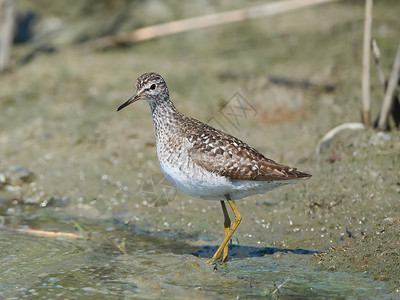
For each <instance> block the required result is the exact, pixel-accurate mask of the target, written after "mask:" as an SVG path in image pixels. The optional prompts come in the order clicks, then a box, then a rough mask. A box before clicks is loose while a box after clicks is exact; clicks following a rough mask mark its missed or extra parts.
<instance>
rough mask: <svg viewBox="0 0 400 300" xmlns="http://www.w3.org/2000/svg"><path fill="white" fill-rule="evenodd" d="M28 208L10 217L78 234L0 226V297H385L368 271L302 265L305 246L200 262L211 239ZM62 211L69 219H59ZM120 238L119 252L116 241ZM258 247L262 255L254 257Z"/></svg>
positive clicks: (238, 250)
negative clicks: (196, 242) (200, 241)
mask: <svg viewBox="0 0 400 300" xmlns="http://www.w3.org/2000/svg"><path fill="white" fill-rule="evenodd" d="M29 212H32V210H31V209H28V210H27V211H26V212H25V213H26V215H25V214H24V213H23V214H22V215H20V216H19V217H18V222H20V224H24V227H25V228H30V227H35V229H43V230H49V228H57V229H58V230H61V229H62V230H64V231H66V232H75V233H78V234H80V235H81V236H82V238H78V239H71V238H53V237H45V236H37V235H31V234H27V233H16V232H12V231H9V230H5V229H6V228H3V230H1V231H0V245H1V253H0V262H1V264H0V272H1V274H2V275H1V278H0V287H1V288H0V290H1V293H0V295H1V296H2V297H10V298H13V297H14V298H32V297H35V298H40V299H54V298H82V297H85V298H87V297H89V298H95V297H109V298H119V297H128V298H130V297H132V298H152V299H154V298H160V297H161V298H188V297H191V298H215V297H217V298H225V297H232V296H240V297H244V298H258V297H265V296H272V295H273V294H276V295H279V296H281V297H284V298H297V297H306V298H308V297H319V298H324V297H336V298H342V297H343V298H359V297H366V298H369V297H375V296H376V297H379V298H384V297H385V296H387V295H386V292H385V290H384V285H383V283H382V282H379V281H373V280H371V279H370V278H369V277H368V276H363V275H362V274H351V273H344V272H336V271H323V270H320V269H319V268H318V267H314V266H310V265H307V264H306V262H307V258H308V257H309V255H313V254H312V252H313V251H306V250H298V249H297V250H293V252H291V251H287V249H279V248H273V247H268V248H263V247H259V248H257V247H246V246H238V245H233V246H232V247H231V258H230V260H229V262H228V263H226V264H222V265H217V266H211V265H208V264H205V261H206V259H205V257H210V256H211V255H212V253H213V251H214V250H215V249H214V248H215V247H216V246H215V247H214V246H207V245H205V246H193V241H191V240H190V237H189V238H181V237H177V236H176V235H174V234H172V233H168V232H151V231H148V230H145V229H142V228H138V227H137V226H134V225H124V224H123V223H122V222H119V221H118V220H103V221H102V222H96V221H92V220H88V219H79V220H77V219H76V218H75V219H74V217H73V216H67V215H65V214H63V217H62V220H59V221H57V216H59V215H60V212H55V213H54V218H53V219H52V220H50V219H48V216H49V215H52V212H51V209H50V210H49V209H44V210H42V211H40V210H39V211H36V213H35V215H34V216H32V215H29V214H28V213H29ZM43 212H45V214H42V213H43ZM32 217H33V218H32ZM69 218H70V220H73V221H67V220H68V219H69ZM14 222H15V220H14V221H13V220H10V219H9V217H6V219H5V220H3V223H6V224H9V223H14ZM77 228H79V229H80V231H79V230H77ZM123 242H124V246H123V247H122V248H123V251H126V254H124V253H123V251H121V250H120V249H119V248H118V246H117V245H120V246H121V245H123ZM257 251H258V253H257ZM263 251H264V252H263ZM286 252H287V253H286ZM190 253H193V254H194V255H191V254H190ZM262 253H269V254H267V255H263V256H260V255H261V254H262ZM197 256H199V257H197ZM251 256H253V257H251ZM257 256H258V257H257Z"/></svg>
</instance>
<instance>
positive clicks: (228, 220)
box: [221, 201, 231, 262]
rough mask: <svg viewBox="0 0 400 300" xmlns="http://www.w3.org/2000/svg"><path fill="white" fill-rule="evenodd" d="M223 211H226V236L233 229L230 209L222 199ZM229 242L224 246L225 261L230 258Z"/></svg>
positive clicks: (223, 259)
mask: <svg viewBox="0 0 400 300" xmlns="http://www.w3.org/2000/svg"><path fill="white" fill-rule="evenodd" d="M221 207H222V212H223V213H224V227H225V237H226V236H227V235H228V234H229V231H230V230H231V219H230V218H229V214H228V211H227V210H226V206H225V202H224V201H221ZM228 246H229V245H228V243H227V244H226V246H225V248H224V254H223V256H222V261H223V262H225V261H226V260H227V258H228Z"/></svg>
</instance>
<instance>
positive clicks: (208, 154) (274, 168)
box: [186, 124, 311, 181]
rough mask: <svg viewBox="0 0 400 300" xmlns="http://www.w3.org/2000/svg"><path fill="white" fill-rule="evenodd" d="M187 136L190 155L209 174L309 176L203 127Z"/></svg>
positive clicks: (251, 177) (257, 177)
mask: <svg viewBox="0 0 400 300" xmlns="http://www.w3.org/2000/svg"><path fill="white" fill-rule="evenodd" d="M199 132H200V133H199V134H196V133H190V134H188V135H187V136H186V138H187V141H188V142H189V144H190V146H189V149H188V150H189V156H190V157H191V159H192V160H193V161H194V162H195V163H196V164H198V165H200V166H202V167H203V168H205V169H206V170H208V171H210V172H214V173H217V174H219V175H221V176H225V177H227V178H229V179H231V180H256V181H268V180H296V179H305V178H309V177H311V175H309V174H306V173H302V172H300V171H297V170H296V168H292V167H289V166H285V165H281V164H279V163H277V162H275V161H274V160H272V159H269V158H266V157H265V156H264V155H262V154H261V153H260V152H258V151H257V150H256V149H254V148H252V147H250V146H249V145H247V144H246V143H244V142H242V141H241V140H239V139H237V138H235V137H233V136H231V135H229V134H226V133H224V132H222V131H219V130H217V129H214V128H212V127H210V126H208V125H206V124H204V125H203V126H202V130H201V131H199Z"/></svg>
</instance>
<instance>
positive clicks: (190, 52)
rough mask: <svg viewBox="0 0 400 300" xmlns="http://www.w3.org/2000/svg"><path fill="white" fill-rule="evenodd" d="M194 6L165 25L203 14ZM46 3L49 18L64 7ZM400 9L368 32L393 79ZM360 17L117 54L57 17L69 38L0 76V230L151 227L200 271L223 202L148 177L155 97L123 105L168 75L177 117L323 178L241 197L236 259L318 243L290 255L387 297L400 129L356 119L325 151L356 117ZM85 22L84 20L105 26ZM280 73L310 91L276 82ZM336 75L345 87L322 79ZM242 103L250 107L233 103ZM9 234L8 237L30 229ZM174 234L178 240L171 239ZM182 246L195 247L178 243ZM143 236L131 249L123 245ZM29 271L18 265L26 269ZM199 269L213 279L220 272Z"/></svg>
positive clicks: (398, 272)
mask: <svg viewBox="0 0 400 300" xmlns="http://www.w3.org/2000/svg"><path fill="white" fill-rule="evenodd" d="M255 4H257V3H254V5H255ZM142 5H143V7H144V8H142V9H143V10H142V12H144V13H142V14H141V13H139V12H138V11H136V10H132V11H131V15H132V18H133V19H135V17H137V18H138V19H140V18H141V19H140V20H141V21H142V22H141V24H142V25H144V24H149V23H150V24H151V22H150V21H149V20H148V19H146V18H145V17H144V16H146V14H149V13H151V12H152V11H156V12H157V11H158V10H157V9H156V8H159V7H158V6H157V5H156V4H154V5H156V6H154V8H152V7H151V8H147V7H145V6H144V4H142ZM236 5H237V6H235V7H234V6H231V7H229V6H227V4H226V5H225V6H221V7H217V8H215V9H220V10H227V9H230V8H237V7H238V4H236ZM171 7H172V8H170V11H172V12H173V7H174V6H173V5H172V6H171ZM22 8H24V7H22ZM112 9H115V8H112ZM146 9H147V10H146ZM105 11H106V9H104V8H103V10H101V13H99V14H105ZM112 11H113V10H112ZM188 12H192V10H190V9H189V8H186V9H182V10H181V11H180V12H179V13H176V14H174V13H170V14H169V15H168V16H165V17H164V19H165V20H164V19H163V18H162V17H159V18H158V19H157V18H155V20H156V21H167V20H168V19H171V20H172V19H174V18H175V17H176V16H180V17H183V16H192V14H190V13H188ZM42 13H43V14H44V16H46V17H49V16H51V14H53V13H54V11H52V10H51V9H49V10H48V11H45V12H42ZM46 13H47V15H46ZM185 13H186V14H185ZM204 13H206V11H204ZM399 13H400V7H399V6H398V5H397V2H396V1H385V2H383V1H380V2H377V3H376V5H375V7H374V23H373V36H374V37H375V38H376V39H377V41H378V44H379V45H380V47H381V51H382V63H383V67H384V69H385V71H386V73H387V74H389V72H390V68H391V63H392V61H393V58H394V54H395V52H396V49H397V46H398V45H397V43H398V33H399V32H400V21H399V19H398V16H399ZM143 14H144V15H143ZM363 14H364V10H363V5H362V3H361V2H358V1H350V2H348V1H346V2H344V1H343V2H337V3H332V4H327V5H322V6H318V7H314V8H311V9H304V10H301V11H297V12H294V13H290V14H285V15H280V16H277V17H272V18H262V19H257V20H251V21H246V22H241V23H237V24H230V25H224V26H219V27H213V28H208V29H202V30H197V31H193V32H190V33H184V34H178V35H173V36H169V37H165V38H159V39H155V40H150V41H147V42H143V43H138V44H135V45H132V46H129V47H123V48H113V49H109V50H106V51H90V50H88V49H86V48H85V47H81V46H78V45H77V44H76V43H75V42H76V40H77V39H79V38H78V37H79V36H80V35H81V34H82V32H78V30H76V31H73V30H72V29H70V28H71V26H72V25H71V24H74V22H73V21H71V20H74V19H73V18H72V17H71V16H69V18H68V16H66V17H65V19H62V18H61V20H66V21H65V22H66V23H63V25H64V26H65V28H67V29H68V28H69V31H68V30H67V29H65V30H64V31H63V30H62V29H60V34H59V36H58V39H56V38H53V40H52V39H51V38H49V40H46V39H44V42H43V43H45V42H46V43H48V42H49V41H53V45H55V48H56V49H57V51H55V52H54V53H51V54H42V55H36V56H35V57H34V58H33V59H32V60H31V61H30V62H29V63H27V64H21V63H20V62H21V59H22V58H23V57H24V56H25V55H27V53H29V52H30V51H31V49H32V48H31V47H32V46H31V45H30V44H28V45H23V46H18V47H16V48H15V49H14V54H13V55H14V56H13V57H14V65H13V67H12V69H11V70H10V71H8V72H7V73H5V74H2V75H1V80H0V95H1V101H0V108H1V111H2V117H1V118H0V149H1V151H0V201H1V202H0V205H1V206H0V212H1V215H2V223H3V224H2V226H3V227H6V228H30V229H41V230H58V231H68V232H75V233H78V234H79V233H81V234H82V232H86V233H85V234H86V235H87V234H89V235H95V234H97V233H99V232H100V235H101V234H103V233H104V235H107V232H108V231H107V229H108V228H114V229H113V230H117V231H116V233H115V235H113V239H115V240H118V241H123V240H124V238H126V239H127V240H128V241H129V239H131V238H132V235H135V234H139V235H140V234H149V235H150V236H154V235H156V236H157V237H158V238H162V240H161V242H160V241H159V242H158V243H155V244H154V247H155V248H158V249H161V250H162V249H164V250H165V251H164V252H167V253H168V251H171V253H174V255H179V256H182V255H184V257H186V256H187V259H188V262H187V263H186V264H190V265H189V266H188V265H185V269H189V270H193V269H197V268H205V267H204V266H203V263H204V261H205V258H204V257H203V254H202V252H201V249H203V250H204V249H206V250H207V248H205V246H207V245H217V244H218V243H219V242H220V241H221V236H222V234H223V224H222V222H223V216H222V212H221V211H220V205H219V203H218V202H213V201H204V200H199V199H195V198H192V197H189V196H187V195H184V194H182V193H180V192H177V193H176V194H175V191H173V190H172V191H171V190H168V185H167V186H166V187H165V186H164V189H163V186H162V184H161V185H158V186H156V188H155V189H154V190H148V188H149V184H148V181H146V180H148V178H149V177H151V178H153V179H154V180H156V179H157V178H160V179H162V177H159V175H160V172H161V171H160V168H159V165H158V161H157V157H156V150H155V145H154V131H153V124H152V120H151V114H150V110H149V107H148V105H147V104H146V103H144V102H141V103H135V104H134V105H131V106H129V107H128V108H126V109H124V110H123V111H121V112H118V113H117V112H116V108H117V107H118V106H119V105H120V104H122V103H123V102H124V101H125V100H126V99H128V98H129V97H130V96H131V95H132V94H133V92H134V82H135V80H136V78H137V77H138V76H139V75H140V74H142V73H144V72H149V71H155V72H158V73H160V74H161V75H162V76H163V77H164V78H165V80H166V82H167V84H168V87H169V90H170V95H171V97H172V99H173V101H174V103H175V105H176V107H177V108H178V109H179V110H180V111H181V112H183V113H185V114H187V115H190V116H193V117H195V118H197V119H200V120H203V121H209V122H210V123H211V124H212V125H214V126H216V127H218V126H219V127H220V128H221V127H222V128H223V129H226V130H227V131H229V132H230V133H231V134H233V135H235V136H237V137H239V138H241V139H243V140H244V141H246V142H247V143H249V144H250V145H253V146H255V147H256V148H258V149H259V150H260V151H261V152H263V153H264V154H265V155H266V156H268V157H270V158H272V159H275V160H277V161H279V162H282V163H284V164H288V165H292V166H296V167H297V168H298V169H300V170H302V171H305V172H307V173H311V174H312V175H313V177H312V179H311V180H309V181H306V182H304V183H300V184H297V185H291V186H286V187H283V188H280V189H277V190H274V191H272V192H269V193H267V194H265V195H258V196H253V197H250V198H247V199H244V200H240V201H237V207H238V209H239V211H240V212H241V214H242V216H243V221H242V223H241V225H240V226H239V228H238V230H237V232H236V233H235V236H234V238H233V243H234V244H239V245H241V246H243V247H242V248H240V247H239V250H237V251H238V252H237V253H236V256H237V257H236V258H235V257H233V258H232V260H231V261H230V262H228V265H229V263H232V266H234V264H233V263H234V261H235V260H239V259H241V260H244V259H246V257H248V256H250V252H248V251H247V250H246V249H247V248H246V247H244V246H249V247H255V248H256V249H257V247H271V249H280V250H282V249H297V248H301V249H307V250H310V251H317V252H319V253H316V254H311V255H299V256H296V255H295V254H294V255H295V258H293V257H291V258H289V260H294V262H292V263H293V264H297V263H300V262H301V264H304V265H305V266H307V267H310V266H312V267H318V268H319V270H321V272H325V271H328V272H345V273H348V274H354V276H358V275H359V274H363V276H364V275H366V276H367V277H368V278H371V279H372V280H375V281H378V282H382V283H383V285H384V291H385V292H384V293H383V294H382V295H387V294H386V293H394V294H392V295H398V294H396V293H398V291H399V289H400V280H399V278H400V265H399V261H400V260H399V255H400V252H399V249H400V245H399V240H400V239H399V238H400V221H399V218H400V215H399V200H400V176H399V169H400V134H399V133H398V131H389V132H378V131H376V130H374V129H371V128H367V129H364V130H356V131H350V130H346V131H343V132H341V133H340V134H338V136H336V138H335V139H334V140H333V141H332V143H331V144H330V145H329V147H326V148H324V149H323V151H322V152H321V153H320V154H318V155H317V154H316V149H317V145H318V142H319V140H320V139H321V138H322V137H323V136H324V134H325V133H327V132H328V131H329V130H330V129H332V128H334V127H336V126H338V125H341V124H343V123H347V122H359V121H360V103H361V100H360V95H361V88H360V86H361V84H360V78H361V49H362V31H363ZM60 15H61V16H62V13H60V12H58V15H57V16H58V17H59V16H60ZM161 15H162V14H161ZM91 18H92V19H96V18H99V16H98V15H96V14H95V13H93V15H91ZM68 22H69V23H68ZM138 22H139V21H138ZM82 23H84V22H83V21H82ZM88 24H91V25H90V26H89V25H87V26H86V27H81V28H83V29H81V30H82V31H83V30H85V29H86V30H88V31H89V29H90V28H92V27H93V26H94V25H93V23H90V22H89V21H88ZM68 25H71V26H69V27H68ZM99 26H100V25H99ZM71 32H72V33H71ZM62 34H65V36H64V37H65V38H64V39H62V38H61V37H62V36H63V35H62ZM73 34H75V35H73ZM71 36H72V37H73V38H71ZM371 75H372V79H371V81H372V89H371V91H372V101H373V103H372V112H373V116H376V115H377V114H378V112H379V107H380V103H381V99H382V97H383V92H382V88H381V86H380V83H379V80H378V79H377V75H376V72H375V69H374V66H373V65H372V68H371ZM271 77H284V78H289V79H296V80H305V81H310V82H313V83H315V86H312V87H304V86H298V85H295V86H287V85H279V84H276V83H273V82H271V80H270V78H271ZM327 84H329V85H333V86H334V89H333V90H332V89H329V90H326V89H325V88H324V85H327ZM239 102H240V103H241V104H243V105H245V106H246V108H247V110H246V111H247V112H248V113H247V114H246V115H244V114H243V111H237V104H238V103H239ZM232 111H235V112H237V113H242V114H241V115H240V116H239V117H238V119H235V120H234V122H236V123H234V124H232V123H229V122H227V120H226V119H224V116H227V113H229V112H232ZM231 121H233V119H231ZM165 189H167V190H168V193H169V194H168V195H169V198H166V197H165ZM144 192H147V193H144ZM93 226H96V229H93V228H94V227H93ZM115 228H117V229H115ZM2 232H3V233H1V232H0V235H1V234H4V236H3V237H2V238H1V239H2V240H3V242H4V245H6V244H7V243H8V242H10V239H11V241H12V240H13V239H15V240H18V239H19V238H20V236H21V235H20V234H17V233H13V234H11V233H10V232H8V231H2ZM5 232H6V233H5ZM86 237H87V236H86ZM46 239H52V238H46ZM174 241H175V242H176V243H177V244H176V246H170V247H169V246H168V245H173V244H174ZM10 243H11V242H10ZM79 243H82V242H79ZM165 243H167V244H168V245H167V246H166V245H165ZM179 243H184V244H185V246H184V247H183V248H182V249H183V250H182V249H181V250H180V246H179V245H180V244H179ZM11 244H12V243H11ZM17 244H18V243H17ZM82 247H84V246H82ZM111 247H112V246H111ZM135 247H136V246H135V243H134V242H131V243H127V244H126V252H127V253H128V255H129V253H130V252H131V251H133V249H134V248H135ZM201 247H202V248H201ZM50 248H51V246H50ZM117 251H118V250H117ZM155 251H159V250H155ZM206 252H207V251H206ZM157 253H158V255H164V254H159V252H157ZM185 253H186V254H185ZM187 253H194V254H196V255H200V258H201V259H197V258H195V257H194V256H192V255H189V254H187ZM234 253H235V251H234ZM3 254H4V257H3V260H6V259H9V257H8V255H10V253H8V252H7V253H6V252H3ZM131 255H132V254H131ZM148 255H149V256H150V257H151V255H152V254H151V252H149V253H148ZM153 255H154V254H153ZM207 255H211V252H210V253H208V252H207V254H206V255H204V256H207ZM282 255H284V256H285V254H284V253H283V254H282ZM132 256H133V258H132V259H135V258H134V255H132ZM291 256H293V255H291ZM102 259H106V258H102ZM146 259H151V258H149V257H147V258H146ZM167 259H168V258H167ZM29 260H30V259H29ZM30 261H31V260H30ZM296 261H299V262H296ZM19 263H21V262H19ZM252 263H253V264H254V261H252ZM192 264H193V265H192ZM198 264H200V265H201V267H199V266H198ZM282 264H284V262H282ZM19 267H20V269H19V270H20V272H21V273H23V270H24V264H21V265H20V266H19ZM19 267H18V268H19ZM3 268H4V266H3ZM170 268H172V267H170ZM305 268H306V267H305ZM171 270H173V268H172V269H171ZM201 270H203V271H201V272H202V273H201V272H200V273H201V275H202V276H204V278H206V277H207V276H210V273H209V272H208V271H207V272H206V271H204V269H201ZM46 272H48V271H46V270H45V271H42V273H43V274H46ZM171 272H172V271H171ZM222 272H227V271H226V270H225V271H224V270H223V271H222ZM10 276H11V275H10ZM175 276H177V275H176V274H175ZM211 276H216V275H211ZM350 276H353V275H350ZM10 278H11V277H10ZM10 280H11V279H10ZM193 280H194V279H193ZM4 282H5V281H3V283H2V284H3V285H4V287H7V288H11V287H10V286H8V285H6V284H5V283H4ZM253 284H255V283H253ZM10 285H11V286H12V284H10ZM138 285H139V286H140V287H142V285H140V284H138ZM164 288H165V287H164ZM284 288H285V287H284V286H283V287H282V290H284ZM143 289H146V287H143ZM160 289H161V288H160ZM260 289H262V287H260ZM148 290H149V291H154V290H157V286H153V285H152V286H151V287H148ZM200 290H201V288H200ZM14 292H15V290H14ZM4 293H5V294H4V295H8V294H7V293H6V292H4ZM199 293H201V292H200V291H199ZM237 293H238V294H240V292H237ZM246 293H247V294H246V295H249V294H248V292H246ZM184 295H185V294H184V293H183V294H182V295H181V294H177V295H175V296H183V297H184ZM201 295H202V294H199V295H198V296H199V297H201ZM205 295H206V294H204V295H203V296H205ZM229 295H235V293H232V294H229ZM142 296H143V294H142ZM353 296H354V295H353Z"/></svg>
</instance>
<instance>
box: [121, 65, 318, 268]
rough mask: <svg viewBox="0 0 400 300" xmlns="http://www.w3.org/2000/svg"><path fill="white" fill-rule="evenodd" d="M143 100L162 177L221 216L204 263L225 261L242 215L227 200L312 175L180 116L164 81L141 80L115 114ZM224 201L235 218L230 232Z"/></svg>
mask: <svg viewBox="0 0 400 300" xmlns="http://www.w3.org/2000/svg"><path fill="white" fill-rule="evenodd" d="M140 99H142V100H146V101H147V102H148V103H149V105H150V108H151V113H152V118H153V123H154V130H155V133H156V145H157V156H158V160H159V163H160V166H161V170H162V171H163V173H164V175H165V177H166V178H167V179H168V180H169V181H170V182H171V183H172V184H173V185H174V186H175V187H176V188H177V189H179V190H180V191H182V192H184V193H186V194H188V195H191V196H194V197H198V198H202V199H209V200H220V201H221V205H222V209H223V212H224V217H225V222H224V226H225V239H224V241H223V243H222V244H221V246H220V247H219V248H218V250H217V251H216V252H215V254H214V256H213V257H212V259H211V260H210V261H209V262H215V261H216V260H217V259H219V258H220V256H221V254H222V252H224V255H223V257H222V260H223V261H225V260H226V259H227V256H228V247H227V244H228V242H229V239H230V238H231V237H232V234H233V233H234V232H235V230H236V228H237V226H238V225H239V223H240V220H241V216H240V213H239V211H238V210H237V209H236V207H235V205H234V203H233V201H232V200H235V199H241V198H245V197H248V196H251V195H254V194H262V193H265V192H267V191H269V190H272V189H274V188H277V187H279V186H282V185H285V184H290V183H295V182H298V181H300V180H302V179H308V178H310V177H311V175H309V174H306V173H303V172H300V171H297V169H296V168H293V167H289V166H285V165H282V164H279V163H277V162H275V161H273V160H272V159H269V158H266V157H265V156H264V155H263V154H261V153H260V152H258V151H257V150H256V149H254V148H252V147H250V146H249V145H247V144H246V143H244V142H242V141H241V140H239V139H238V138H235V137H233V136H231V135H229V134H227V133H224V132H222V131H220V130H218V129H215V128H213V127H211V126H209V125H207V124H205V123H203V122H200V121H198V120H196V119H193V118H191V117H188V116H185V115H183V114H181V113H180V112H179V111H178V110H177V109H176V108H175V106H174V104H173V103H172V101H171V99H170V96H169V91H168V88H167V85H166V83H165V81H164V79H163V78H162V77H161V76H160V75H158V74H156V73H146V74H143V75H141V76H140V77H139V78H138V79H137V81H136V94H135V95H134V96H132V97H131V98H130V99H129V100H128V101H126V102H125V103H124V104H122V105H121V106H120V107H119V108H118V110H121V109H122V108H124V107H125V106H127V105H129V104H131V103H133V102H135V101H137V100H140ZM224 200H225V201H226V202H227V203H228V204H229V206H230V207H231V208H232V210H233V212H234V214H235V221H234V224H233V226H232V228H231V227H230V224H231V222H230V219H229V215H228V213H227V211H226V206H225V202H224Z"/></svg>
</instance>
